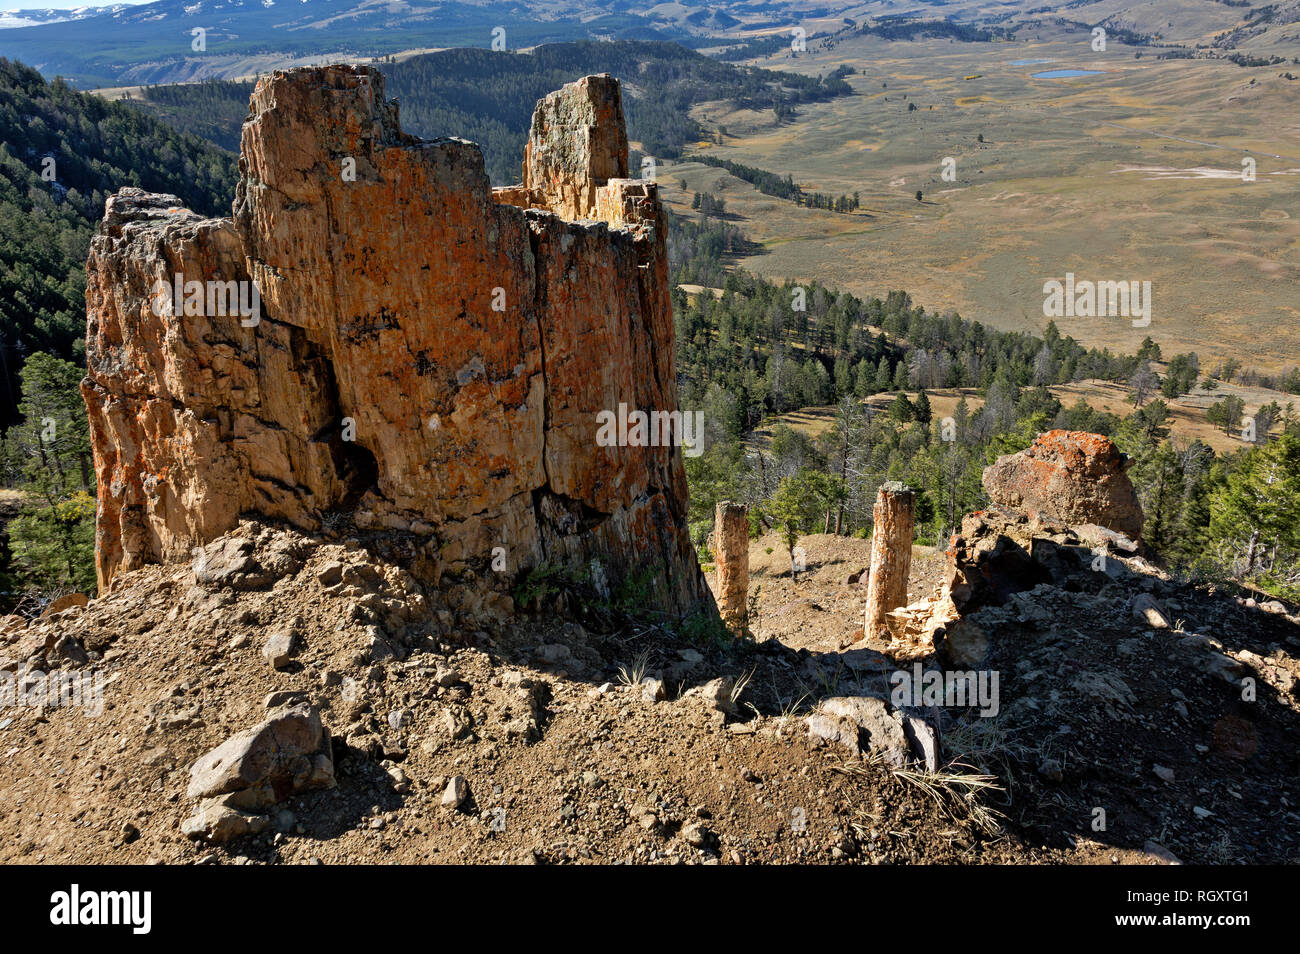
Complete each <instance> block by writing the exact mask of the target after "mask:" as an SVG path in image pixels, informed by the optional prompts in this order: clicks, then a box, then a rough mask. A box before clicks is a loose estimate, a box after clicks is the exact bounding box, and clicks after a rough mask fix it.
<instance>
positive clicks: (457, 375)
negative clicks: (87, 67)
mask: <svg viewBox="0 0 1300 954" xmlns="http://www.w3.org/2000/svg"><path fill="white" fill-rule="evenodd" d="M240 170H241V181H240V183H239V185H238V191H237V194H236V199H235V204H234V214H233V218H231V219H204V218H201V217H199V216H197V215H195V214H194V213H192V212H189V211H188V210H185V209H183V208H179V207H178V206H179V203H178V201H177V200H176V199H175V198H173V197H171V196H159V195H150V194H147V193H144V192H141V191H140V190H138V189H124V190H122V191H121V192H119V193H118V195H116V196H114V197H113V198H112V199H110V200H109V203H108V206H107V210H106V213H105V218H104V222H103V224H102V226H101V229H100V231H99V234H98V235H97V236H96V237H95V239H94V241H93V243H92V247H91V252H90V257H89V261H88V263H87V274H88V287H87V317H88V321H87V335H86V342H87V344H86V351H87V364H88V376H87V379H86V381H85V382H84V384H83V394H84V396H85V399H86V404H87V407H88V408H89V412H90V423H91V437H92V442H93V446H94V453H95V464H96V470H97V475H98V478H99V486H100V488H101V493H100V503H99V507H100V509H99V515H98V521H97V536H98V547H97V559H98V572H99V581H100V586H101V588H106V587H108V586H109V585H110V584H111V582H112V580H113V579H114V577H115V575H117V574H118V573H119V572H120V571H121V570H123V569H132V568H137V567H139V566H141V565H143V564H145V563H149V562H155V561H170V560H175V559H180V558H184V557H187V556H188V555H189V554H190V553H191V551H192V549H193V548H194V547H196V546H202V545H203V544H205V543H207V542H208V541H211V540H214V539H215V538H217V537H218V536H219V535H221V534H223V533H225V532H227V531H229V530H231V529H232V528H233V527H234V526H235V525H236V524H237V522H238V518H239V515H240V514H241V513H258V514H264V515H267V516H271V517H275V518H279V519H283V520H287V521H289V522H291V523H293V524H295V525H297V526H299V527H302V528H304V529H309V530H311V529H316V528H318V527H319V526H320V525H321V524H322V522H323V521H324V522H329V521H335V520H337V519H339V518H340V516H342V517H343V518H346V519H349V520H351V521H352V522H353V523H354V524H355V525H356V526H358V527H360V528H363V529H367V528H370V529H385V528H386V529H389V530H394V531H400V532H407V533H410V534H413V535H415V536H416V537H419V538H423V539H424V540H425V542H424V545H423V552H422V554H421V556H420V563H421V565H422V566H423V567H424V569H425V570H426V571H427V575H429V576H431V577H433V578H434V579H442V578H443V577H444V576H445V575H447V574H452V575H453V576H454V575H456V574H460V573H463V572H465V571H466V570H474V569H478V570H484V569H486V567H488V566H489V565H490V564H491V562H492V561H493V557H494V552H493V551H494V548H503V550H504V556H505V561H504V562H505V572H504V573H497V574H491V575H490V579H491V580H492V581H493V583H494V585H499V586H501V587H505V586H507V585H508V582H507V581H511V580H514V579H517V578H518V576H519V574H521V573H523V572H524V571H526V570H527V569H528V568H530V567H535V566H538V565H540V564H543V563H561V564H570V565H574V564H578V563H584V562H588V561H591V560H600V561H601V562H602V563H603V565H604V566H605V568H606V570H607V571H608V574H609V577H610V578H611V579H612V580H614V581H617V580H619V579H621V578H624V577H626V576H628V575H629V574H644V573H645V572H646V571H647V570H649V571H651V572H652V573H653V575H654V577H655V578H656V579H655V585H654V586H653V587H651V588H650V591H651V593H652V594H653V595H654V597H655V599H656V600H657V604H658V608H660V609H664V610H668V611H672V612H674V613H685V612H689V611H692V610H694V609H696V608H698V607H700V606H701V605H707V604H708V603H709V601H710V597H709V595H708V590H707V587H706V586H705V585H704V581H703V578H702V575H701V573H700V571H699V569H698V566H697V564H696V561H695V558H694V554H693V552H692V549H691V546H690V542H689V538H688V535H687V531H686V514H685V509H686V482H685V473H684V470H683V467H682V456H681V451H680V448H679V447H678V446H672V445H671V444H670V445H669V446H644V447H637V446H632V447H618V446H611V447H607V446H599V445H598V444H597V441H596V435H597V431H598V427H597V421H596V415H597V413H598V412H600V411H604V410H608V411H616V410H617V409H618V407H619V405H620V404H626V405H627V407H628V408H631V409H639V410H642V411H646V412H650V411H659V412H664V413H666V414H672V413H675V412H677V411H678V408H677V398H676V371H675V367H674V358H673V342H672V315H671V304H670V300H669V284H668V273H667V255H666V250H665V244H664V243H665V223H664V217H663V213H662V210H661V208H660V205H659V201H658V195H657V192H656V188H655V186H654V184H653V183H651V182H643V181H633V180H628V179H626V178H624V176H626V172H627V137H626V133H625V131H624V123H623V113H622V102H621V96H620V93H619V88H618V84H617V82H616V81H615V80H613V79H611V78H610V77H608V76H590V77H586V78H585V79H582V80H579V81H578V82H576V83H573V84H570V85H569V86H566V87H565V88H564V89H563V90H560V91H559V92H557V93H554V94H551V95H550V96H548V97H547V98H546V99H544V100H543V101H542V102H541V103H539V106H538V112H537V117H536V118H535V120H534V124H533V134H532V138H531V140H530V142H529V145H528V151H527V155H526V160H525V166H524V184H523V185H522V186H519V187H512V188H507V189H499V190H496V191H495V192H494V191H493V190H492V189H491V188H490V186H489V183H488V179H487V176H486V174H485V172H484V166H483V158H482V155H481V153H480V152H479V149H478V147H477V146H476V145H474V144H473V143H469V142H466V141H463V140H458V139H437V140H433V141H429V142H425V141H421V140H418V139H416V138H414V137H412V136H408V135H406V134H405V133H403V132H402V131H401V128H400V126H399V124H398V119H397V108H396V105H395V104H393V103H390V102H389V101H387V100H386V98H385V96H384V82H383V77H382V76H381V75H380V74H379V73H378V72H377V71H375V70H373V69H370V68H367V67H352V66H331V67H325V68H307V69H295V70H289V71H277V72H276V73H274V74H272V75H271V76H269V77H266V78H264V79H262V80H261V81H260V82H259V83H258V85H257V87H256V89H255V90H254V92H253V96H252V101H251V104H250V118H249V120H248V121H247V123H246V124H245V125H244V129H243V140H242V147H241V157H240ZM576 220H582V221H576ZM178 276H181V279H180V280H181V281H184V282H189V281H199V282H204V283H208V288H209V289H210V288H211V283H214V282H219V283H228V282H235V283H252V284H251V285H247V284H246V285H244V286H224V285H223V286H221V287H232V288H241V289H244V290H245V298H246V299H247V298H250V297H251V295H248V294H247V288H248V287H255V288H256V290H257V293H258V295H257V298H256V301H257V302H258V303H259V306H258V309H257V311H256V313H255V314H254V315H253V316H252V317H251V318H250V316H248V315H245V314H241V313H234V314H220V313H218V311H221V310H233V309H219V308H214V307H212V301H211V300H207V301H205V302H204V304H203V305H200V306H199V307H198V308H197V309H192V308H186V307H184V305H183V303H182V305H183V306H182V308H181V309H180V311H181V312H182V313H180V314H178V313H177V308H176V305H177V296H174V295H173V294H171V293H170V292H168V291H166V290H165V289H166V288H168V287H174V285H175V282H176V281H177V280H178V278H177V277H178ZM210 298H211V295H210V292H209V299H210ZM220 300H221V299H220V296H218V301H220ZM190 311H196V312H197V313H193V314H191V313H188V312H190ZM497 555H499V553H498V554H497ZM500 562H501V561H500V560H498V561H497V563H498V567H499V566H500Z"/></svg>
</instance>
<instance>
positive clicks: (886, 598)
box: [865, 481, 915, 639]
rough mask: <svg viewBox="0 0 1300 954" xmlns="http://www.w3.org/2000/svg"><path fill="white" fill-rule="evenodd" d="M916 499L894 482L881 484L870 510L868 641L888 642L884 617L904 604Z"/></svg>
mask: <svg viewBox="0 0 1300 954" xmlns="http://www.w3.org/2000/svg"><path fill="white" fill-rule="evenodd" d="M914 506H915V497H914V495H913V494H912V491H911V490H910V489H909V488H908V487H905V486H904V485H903V484H900V483H898V482H897V481H890V482H889V483H887V484H883V485H882V486H881V488H880V492H879V493H878V494H877V495H876V506H875V509H874V510H873V511H872V513H873V520H874V522H875V529H874V531H873V532H872V535H871V571H870V572H871V577H870V582H868V584H867V617H866V626H865V635H866V637H867V639H873V638H877V639H889V636H890V633H889V627H888V625H887V620H886V616H887V614H888V613H889V611H890V610H894V609H897V608H898V607H900V606H903V605H905V604H906V603H907V575H908V572H909V571H910V570H911V568H912V523H913V508H914Z"/></svg>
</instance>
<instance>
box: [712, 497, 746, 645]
mask: <svg viewBox="0 0 1300 954" xmlns="http://www.w3.org/2000/svg"><path fill="white" fill-rule="evenodd" d="M748 514H749V508H748V507H746V506H745V505H744V504H737V503H732V502H731V501H729V500H723V501H719V503H718V510H717V517H716V519H715V521H714V524H713V537H714V542H715V546H716V553H715V554H714V555H715V556H716V557H717V565H718V611H719V612H720V613H721V614H722V618H723V620H724V621H725V622H726V623H727V625H728V626H730V627H731V628H732V629H735V630H740V631H743V630H744V629H745V627H746V625H747V624H748V622H749V620H748V600H749V521H748Z"/></svg>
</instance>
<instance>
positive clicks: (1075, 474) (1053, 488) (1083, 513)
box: [984, 430, 1142, 540]
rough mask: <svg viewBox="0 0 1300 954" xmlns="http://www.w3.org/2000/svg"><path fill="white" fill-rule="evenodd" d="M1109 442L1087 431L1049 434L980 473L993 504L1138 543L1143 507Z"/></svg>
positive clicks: (1122, 461)
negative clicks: (1106, 531) (1099, 528)
mask: <svg viewBox="0 0 1300 954" xmlns="http://www.w3.org/2000/svg"><path fill="white" fill-rule="evenodd" d="M1131 463H1132V462H1131V461H1130V460H1129V459H1128V458H1126V457H1125V456H1124V455H1123V454H1121V453H1120V451H1119V449H1118V448H1116V446H1115V444H1114V442H1113V441H1111V440H1110V438H1108V437H1103V436H1102V435H1100V434H1089V433H1087V432H1086V431H1063V430H1055V431H1048V432H1047V433H1045V434H1040V435H1038V439H1037V440H1035V441H1034V443H1033V444H1032V445H1031V446H1030V447H1028V448H1027V449H1025V450H1023V451H1020V452H1019V453H1017V454H1008V455H1006V456H1004V457H999V458H998V460H997V461H996V462H995V463H994V464H992V465H991V466H989V467H987V468H986V469H985V471H984V490H985V491H986V492H987V493H988V495H989V497H990V498H991V499H992V500H993V502H994V503H995V504H998V505H1000V506H1003V507H1007V508H1010V509H1012V510H1020V511H1023V512H1025V513H1027V514H1029V515H1030V516H1038V517H1042V518H1043V519H1045V520H1050V521H1054V522H1056V523H1061V524H1065V525H1067V526H1070V525H1074V524H1089V523H1090V524H1097V525H1099V526H1102V527H1106V528H1107V529H1110V530H1115V531H1118V532H1120V533H1123V534H1127V535H1128V536H1130V537H1132V538H1133V539H1135V540H1136V539H1138V538H1139V537H1140V536H1141V534H1142V507H1141V504H1139V503H1138V498H1137V493H1136V492H1135V491H1134V490H1133V484H1132V482H1131V481H1130V480H1129V478H1128V475H1127V474H1126V473H1125V471H1126V470H1127V469H1128V467H1129V465H1130V464H1131Z"/></svg>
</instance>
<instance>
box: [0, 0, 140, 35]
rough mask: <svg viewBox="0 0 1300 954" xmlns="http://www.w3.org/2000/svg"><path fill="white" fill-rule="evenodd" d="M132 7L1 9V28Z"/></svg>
mask: <svg viewBox="0 0 1300 954" xmlns="http://www.w3.org/2000/svg"><path fill="white" fill-rule="evenodd" d="M127 9H130V5H129V4H124V3H117V4H113V5H111V6H105V7H75V8H73V9H71V10H55V9H54V8H52V7H46V8H43V9H40V10H0V30H10V29H14V28H16V27H30V26H40V25H41V24H43V23H67V22H68V21H70V20H86V19H89V18H90V17H97V16H99V15H100V14H102V13H117V12H119V11H121V10H127Z"/></svg>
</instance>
